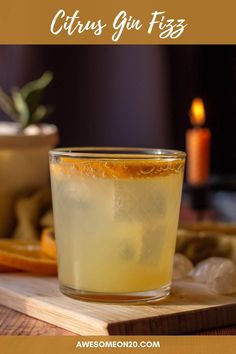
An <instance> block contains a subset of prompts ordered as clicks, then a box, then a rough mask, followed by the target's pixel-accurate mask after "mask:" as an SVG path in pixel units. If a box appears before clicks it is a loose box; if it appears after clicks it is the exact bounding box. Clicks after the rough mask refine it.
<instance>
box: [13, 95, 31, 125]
mask: <svg viewBox="0 0 236 354" xmlns="http://www.w3.org/2000/svg"><path fill="white" fill-rule="evenodd" d="M12 99H13V102H14V107H15V109H16V111H17V113H18V117H19V119H18V121H19V123H20V125H21V127H22V128H25V127H27V125H29V124H30V112H29V109H28V105H27V103H26V102H25V99H24V97H23V96H22V94H21V92H20V91H18V89H13V90H12Z"/></svg>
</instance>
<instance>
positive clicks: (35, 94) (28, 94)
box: [20, 71, 53, 115]
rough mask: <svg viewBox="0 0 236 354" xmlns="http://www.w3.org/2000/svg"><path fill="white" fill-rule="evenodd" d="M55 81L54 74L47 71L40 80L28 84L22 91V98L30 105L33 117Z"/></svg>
mask: <svg viewBox="0 0 236 354" xmlns="http://www.w3.org/2000/svg"><path fill="white" fill-rule="evenodd" d="M52 79H53V74H52V73H51V72H50V71H46V72H45V73H44V74H43V75H42V76H41V77H40V78H39V79H38V80H35V81H31V82H29V83H27V84H26V85H25V86H23V87H22V88H21V89H20V92H21V95H22V97H23V98H24V99H25V102H26V103H27V105H28V109H29V112H30V115H33V113H34V112H35V110H36V109H37V107H38V106H39V104H40V101H41V98H42V95H43V92H44V90H45V88H46V87H47V86H48V85H49V84H50V82H51V81H52Z"/></svg>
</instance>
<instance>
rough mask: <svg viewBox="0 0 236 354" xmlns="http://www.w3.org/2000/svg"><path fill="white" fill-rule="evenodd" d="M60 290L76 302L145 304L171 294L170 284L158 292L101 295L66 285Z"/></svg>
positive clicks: (61, 286)
mask: <svg viewBox="0 0 236 354" xmlns="http://www.w3.org/2000/svg"><path fill="white" fill-rule="evenodd" d="M60 290H61V292H62V293H63V294H64V295H66V296H69V297H71V298H73V299H76V300H82V301H93V302H105V303H123V304H125V303H126V304H130V303H131V304H134V303H135V304H139V303H145V302H155V301H159V300H162V299H164V298H166V297H167V296H168V295H169V294H170V284H168V285H165V286H163V287H161V288H160V289H157V290H149V291H142V292H133V293H100V292H93V291H84V290H79V289H72V288H69V287H68V286H65V285H60Z"/></svg>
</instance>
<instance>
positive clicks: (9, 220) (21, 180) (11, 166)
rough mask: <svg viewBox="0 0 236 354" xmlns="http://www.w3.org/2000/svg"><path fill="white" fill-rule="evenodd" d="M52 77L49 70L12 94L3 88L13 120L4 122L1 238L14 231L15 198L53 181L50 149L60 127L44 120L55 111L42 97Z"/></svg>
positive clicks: (3, 102) (1, 97)
mask: <svg viewBox="0 0 236 354" xmlns="http://www.w3.org/2000/svg"><path fill="white" fill-rule="evenodd" d="M52 79H53V75H52V73H51V72H45V73H44V74H43V75H42V76H41V77H40V78H39V79H38V80H35V81H32V82H29V83H27V84H26V85H24V86H23V87H22V88H20V89H18V88H13V89H12V90H11V94H10V95H8V94H7V93H5V92H4V91H3V90H2V89H1V88H0V108H1V109H2V111H4V112H5V113H6V114H7V115H8V116H9V117H10V118H11V120H13V122H0V237H9V236H10V235H11V233H12V231H13V228H14V224H15V215H14V203H15V200H16V199H17V198H19V197H20V196H24V195H30V194H31V193H33V192H34V191H36V190H38V189H39V188H42V187H44V186H46V185H48V184H49V169H48V151H49V150H50V149H51V148H53V147H54V146H55V145H56V144H57V143H58V130H57V127H56V126H55V125H52V124H42V123H41V121H42V120H43V119H44V118H45V117H47V116H48V114H50V113H51V111H52V108H51V107H49V106H45V105H42V104H41V99H42V96H43V93H44V90H45V89H46V87H47V86H48V85H49V84H50V82H51V81H52Z"/></svg>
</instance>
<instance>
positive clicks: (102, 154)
mask: <svg viewBox="0 0 236 354" xmlns="http://www.w3.org/2000/svg"><path fill="white" fill-rule="evenodd" d="M50 170H51V182H52V194H53V211H54V221H55V232H56V242H57V251H58V263H59V264H58V266H59V281H60V284H61V289H62V291H63V292H64V293H66V294H67V295H71V296H74V297H78V298H83V299H95V300H106V301H109V300H110V301H122V300H123V301H134V300H135V301H137V300H149V299H153V298H161V297H163V296H166V295H167V294H168V293H169V288H170V283H171V275H172V262H173V255H174V249H175V240H176V231H177V224H178V216H179V205H180V198H181V189H182V180H183V170H184V154H183V153H179V152H174V151H165V150H164V151H163V150H145V152H143V150H139V149H135V150H132V149H128V150H127V149H126V150H123V149H115V150H114V149H113V150H112V151H108V150H104V149H103V150H101V149H73V152H72V153H71V152H70V151H69V150H55V151H54V152H51V158H50Z"/></svg>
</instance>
